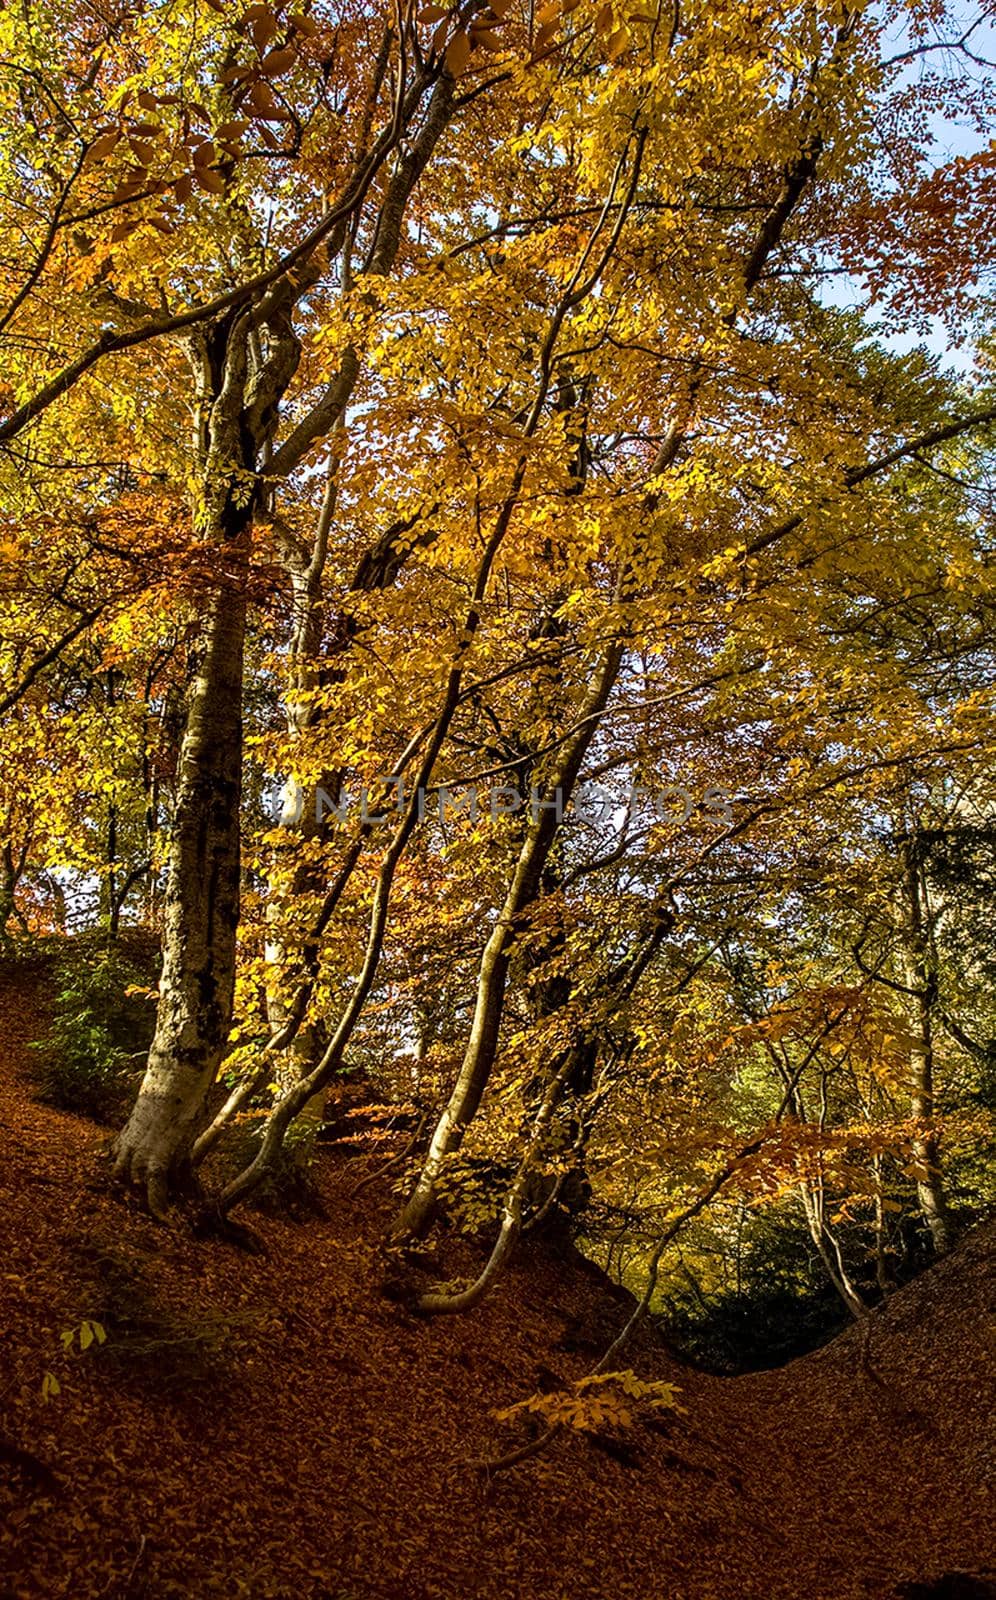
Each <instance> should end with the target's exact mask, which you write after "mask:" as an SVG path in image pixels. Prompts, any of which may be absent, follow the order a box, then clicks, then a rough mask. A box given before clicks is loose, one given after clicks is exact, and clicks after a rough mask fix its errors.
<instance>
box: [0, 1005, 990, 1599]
mask: <svg viewBox="0 0 996 1600" xmlns="http://www.w3.org/2000/svg"><path fill="white" fill-rule="evenodd" d="M0 1017H2V1019H3V1023H4V1042H3V1047H2V1053H0V1144H2V1152H0V1237H2V1240H3V1256H2V1268H0V1326H2V1327H3V1329H4V1360H3V1374H2V1377H0V1407H2V1414H0V1438H2V1440H3V1445H2V1457H0V1508H2V1510H3V1512H4V1526H3V1530H2V1533H0V1595H3V1596H5V1597H14V1596H17V1597H22V1596H24V1597H28V1596H30V1597H36V1596H62V1595H66V1596H70V1595H71V1596H73V1597H75V1600H89V1597H97V1596H103V1597H118V1600H124V1597H126V1596H127V1597H129V1600H138V1597H148V1600H153V1597H154V1600H172V1597H181V1596H182V1597H188V1596H197V1597H201V1596H204V1597H207V1596H215V1595H217V1596H224V1597H225V1600H237V1597H242V1596H245V1597H252V1600H267V1597H274V1600H277V1597H279V1600H283V1597H287V1600H290V1597H292V1596H293V1597H295V1600H303V1597H316V1600H318V1597H321V1600H476V1597H480V1600H485V1597H488V1600H490V1597H495V1600H511V1597H518V1596H523V1597H530V1600H533V1597H535V1600H582V1597H584V1600H598V1597H603V1596H604V1597H610V1596H611V1597H612V1600H629V1597H633V1600H650V1597H658V1596H660V1597H664V1600H852V1597H853V1600H858V1597H874V1600H887V1597H893V1596H894V1597H897V1600H898V1597H899V1596H908V1597H909V1600H923V1597H926V1596H928V1595H930V1594H933V1595H935V1596H936V1597H937V1600H944V1597H947V1600H973V1597H974V1600H981V1597H984V1596H986V1595H990V1596H996V1573H992V1574H990V1580H991V1581H990V1580H987V1579H986V1578H985V1577H984V1576H983V1574H984V1569H985V1568H986V1567H987V1565H991V1566H992V1567H994V1568H996V1506H994V1486H996V1436H994V1429H993V1423H992V1417H993V1411H994V1401H996V1287H994V1276H993V1265H994V1258H996V1233H994V1231H993V1230H992V1229H989V1230H986V1231H980V1232H978V1233H976V1234H975V1235H974V1236H973V1237H972V1238H971V1239H969V1240H967V1241H966V1243H965V1244H964V1245H963V1246H962V1247H961V1249H960V1250H959V1251H958V1253H957V1255H956V1256H955V1257H954V1258H953V1259H951V1260H949V1261H947V1262H945V1263H943V1264H942V1265H940V1266H938V1267H937V1268H935V1269H934V1270H933V1271H931V1272H930V1273H928V1274H926V1275H925V1276H924V1277H923V1278H922V1279H920V1280H919V1281H918V1282H916V1283H914V1284H912V1285H911V1286H910V1287H908V1288H907V1289H905V1290H904V1291H902V1292H901V1293H899V1294H897V1295H896V1296H895V1298H894V1299H893V1300H892V1301H891V1302H890V1303H889V1305H888V1306H887V1307H886V1308H884V1309H883V1310H882V1311H881V1312H879V1313H877V1314H875V1316H874V1317H873V1318H872V1326H871V1332H870V1337H869V1339H868V1340H867V1342H866V1341H864V1340H863V1338H862V1336H861V1335H860V1333H859V1332H858V1331H854V1332H850V1333H848V1334H846V1335H845V1336H843V1337H841V1338H840V1339H838V1340H836V1341H835V1342H834V1343H833V1344H832V1345H831V1346H829V1347H827V1348H826V1349H825V1350H822V1351H820V1352H818V1353H817V1354H815V1355H812V1356H809V1357H806V1358H804V1359H802V1360H800V1361H797V1362H795V1363H793V1364H792V1365H791V1366H790V1367H788V1368H786V1369H784V1370H782V1371H780V1372H774V1373H763V1374H756V1375H752V1376H750V1377H745V1378H739V1379H717V1378H711V1377H708V1376H705V1375H702V1374H697V1373H693V1372H689V1371H686V1370H684V1369H682V1368H679V1367H677V1366H676V1365H675V1364H674V1363H673V1362H672V1361H671V1360H670V1359H669V1357H668V1356H667V1354H666V1352H665V1351H664V1350H663V1349H662V1348H661V1347H660V1345H659V1344H657V1343H655V1342H654V1341H653V1339H652V1338H651V1337H650V1336H649V1335H647V1336H645V1337H644V1338H643V1339H641V1340H640V1341H639V1343H638V1345H637V1347H636V1348H635V1349H634V1350H633V1351H631V1352H630V1354H629V1355H628V1356H627V1357H626V1360H627V1361H630V1362H631V1363H632V1364H633V1365H634V1366H635V1367H636V1368H637V1369H638V1370H639V1371H640V1372H641V1374H642V1375H646V1376H654V1377H669V1378H671V1379H672V1380H673V1381H675V1382H677V1383H678V1384H680V1385H681V1387H682V1390H683V1395H682V1399H683V1401H684V1404H685V1405H686V1407H687V1414H686V1415H684V1416H681V1417H673V1418H668V1420H667V1421H666V1422H662V1423H661V1424H659V1426H658V1428H655V1430H654V1431H651V1430H650V1429H649V1428H647V1427H646V1426H645V1425H643V1424H638V1425H636V1426H635V1427H634V1428H633V1429H632V1430H631V1433H630V1434H629V1435H628V1436H627V1439H626V1441H625V1448H624V1449H623V1450H622V1451H619V1450H615V1449H613V1448H612V1447H611V1444H610V1448H608V1449H607V1448H605V1446H604V1443H603V1445H602V1446H601V1447H600V1446H599V1445H596V1444H593V1443H591V1442H589V1441H588V1440H587V1439H586V1438H583V1437H580V1436H570V1437H565V1438H562V1439H560V1440H559V1441H558V1442H556V1443H555V1445H554V1446H553V1448H552V1450H551V1451H550V1452H549V1454H547V1455H546V1456H544V1457H542V1458H540V1459H537V1460H534V1461H530V1462H528V1463H526V1464H525V1465H523V1466H521V1467H519V1468H517V1469H515V1470H514V1471H512V1472H510V1473H506V1474H503V1475H501V1476H500V1477H497V1478H495V1479H493V1480H491V1481H490V1482H489V1481H487V1480H486V1479H485V1478H484V1477H483V1476H482V1474H481V1473H480V1472H479V1471H478V1470H477V1469H476V1468H475V1466H474V1463H475V1462H476V1461H478V1460H479V1459H480V1458H482V1457H487V1456H490V1455H493V1454H494V1453H496V1451H500V1450H502V1449H505V1448H508V1447H509V1446H510V1445H511V1444H512V1443H514V1442H515V1441H516V1438H517V1437H518V1435H516V1434H515V1433H513V1432H512V1430H510V1429H509V1428H508V1427H507V1426H506V1427H502V1426H501V1425H499V1424H498V1423H497V1422H496V1421H495V1420H494V1418H493V1416H492V1415H491V1413H492V1411H493V1409H494V1408H496V1407H500V1406H503V1405H508V1404H509V1403H511V1402H513V1401H515V1400H517V1399H520V1398H522V1397H523V1396H525V1395H527V1394H529V1393H531V1392H532V1391H533V1390H535V1389H536V1387H537V1385H546V1386H549V1385H550V1384H555V1383H556V1382H558V1381H564V1382H566V1381H569V1380H571V1379H574V1378H577V1377H580V1376H581V1375H582V1374H583V1373H584V1372H585V1371H586V1370H587V1369H588V1368H589V1367H590V1366H591V1364H592V1362H593V1360H594V1359H597V1356H598V1355H599V1354H600V1353H601V1350H602V1349H603V1348H604V1345H605V1344H606V1343H607V1342H608V1340H609V1339H610V1338H611V1337H612V1335H613V1334H614V1333H615V1332H616V1331H617V1330H618V1328H619V1326H620V1325H621V1322H622V1320H623V1319H624V1317H625V1315H626V1306H625V1304H623V1303H622V1302H621V1301H620V1300H619V1298H618V1297H617V1296H616V1295H614V1294H613V1293H612V1291H611V1289H610V1288H609V1287H608V1286H606V1285H605V1284H604V1283H603V1282H602V1281H601V1280H600V1279H599V1278H598V1276H597V1275H595V1274H594V1273H592V1272H585V1271H581V1270H579V1269H578V1268H575V1267H567V1266H565V1265H564V1264H563V1263H562V1262H559V1261H557V1260H555V1259H553V1258H552V1257H549V1256H544V1255H543V1253H542V1252H540V1251H535V1250H534V1251H532V1252H529V1253H523V1254H522V1255H521V1257H520V1258H519V1260H518V1262H517V1263H516V1264H515V1265H514V1266H513V1267H512V1269H511V1270H510V1271H509V1272H508V1274H507V1276H506V1277H505V1278H504V1279H503V1280H502V1282H501V1283H500V1284H499V1286H498V1287H497V1289H496V1290H495V1292H494V1294H493V1295H492V1297H491V1298H490V1300H488V1301H486V1302H485V1303H484V1304H483V1305H482V1306H481V1307H480V1308H479V1310H478V1311H477V1312H476V1313H474V1314H473V1315H472V1316H470V1317H467V1318H456V1319H443V1320H439V1321H433V1322H424V1321H420V1320H417V1319H416V1318H414V1317H412V1316H410V1315H409V1314H408V1313H407V1312H406V1311H405V1310H404V1308H403V1307H402V1306H400V1305H397V1304H394V1303H392V1302H391V1301H389V1300H387V1299H385V1298H384V1297H383V1296H382V1294H381V1293H380V1292H379V1290H378V1287H377V1278H378V1273H377V1248H378V1240H379V1236H380V1231H381V1229H382V1226H383V1222H384V1220H385V1218H386V1215H387V1214H388V1211H387V1208H388V1207H389V1204H390V1199H389V1196H385V1195H384V1194H383V1193H382V1192H381V1191H380V1190H379V1189H378V1186H377V1185H376V1184H371V1185H368V1186H367V1187H366V1188H365V1189H364V1191H363V1193H362V1194H361V1195H358V1196H356V1197H352V1196H351V1190H352V1189H354V1188H355V1186H356V1184H357V1181H358V1178H359V1177H360V1176H362V1175H363V1173H364V1172H365V1171H366V1170H367V1168H366V1167H365V1166H364V1165H363V1164H362V1163H357V1162H356V1161H352V1162H349V1161H344V1160H341V1159H340V1160H336V1159H334V1158H331V1157H329V1158H325V1159H324V1160H323V1164H322V1186H323V1193H324V1198H325V1202H326V1206H327V1209H328V1217H327V1218H326V1219H323V1220H316V1221H314V1222H311V1223H308V1224H307V1225H295V1224H292V1223H290V1222H286V1221H280V1220H275V1219H269V1218H266V1219H263V1220H262V1221H261V1222H259V1224H258V1227H259V1231H260V1233H261V1234H262V1236H263V1238H264V1240H265V1243H266V1247H267V1252H268V1253H267V1255H265V1256H247V1255H246V1254H244V1253H242V1252H240V1251H237V1250H235V1249H233V1248H232V1246H231V1245H226V1244H224V1243H221V1242H220V1241H217V1240H205V1239H195V1238H193V1237H191V1235H190V1234H189V1232H188V1231H187V1230H186V1229H185V1228H183V1227H179V1226H178V1227H177V1228H175V1229H165V1228H163V1227H160V1226H157V1225H155V1224H154V1223H152V1222H151V1221H150V1220H149V1219H148V1218H146V1217H144V1216H143V1215H141V1214H140V1212H139V1211H138V1210H137V1209H136V1208H135V1207H134V1206H132V1205H131V1203H130V1202H127V1201H125V1200H123V1199H122V1198H120V1197H118V1196H115V1195H114V1194H112V1193H111V1192H110V1191H109V1189H108V1188H107V1184H106V1167H105V1165H104V1159H103V1155H102V1151H103V1146H104V1143H105V1135H104V1134H103V1133H102V1132H101V1130H100V1129H98V1128H96V1127H95V1126H94V1125H93V1124H91V1123H88V1122H85V1121H83V1120H81V1119H78V1118H75V1117H72V1116H68V1115H65V1114H62V1113H59V1112H57V1111H53V1110H51V1109H48V1108H45V1107H43V1106H40V1105H39V1104H37V1103H36V1102H35V1101H34V1100H33V1099H32V1097H31V1093H30V1088H29V1086H28V1085H27V1084H26V1082H25V1079H24V1049H25V1043H26V1039H27V1038H28V1037H30V1036H31V1034H32V1032H33V1031H36V1030H35V1029H34V1028H33V1026H32V997H31V995H30V994H29V993H28V992H26V985H25V982H24V980H23V978H22V979H20V980H18V985H17V986H15V987H12V984H11V980H10V978H8V979H7V980H6V982H5V984H3V985H0ZM254 1225H255V1224H254ZM85 1317H95V1318H98V1319H100V1320H101V1321H102V1322H103V1323H104V1324H105V1326H106V1328H107V1330H108V1335H109V1337H108V1340H107V1344H106V1345H105V1346H104V1347H103V1348H101V1349H97V1348H96V1347H91V1349H90V1350H88V1351H86V1352H85V1353H81V1354H76V1355H74V1356H72V1357H69V1356H66V1355H65V1353H64V1351H63V1349H62V1344H61V1342H60V1333H61V1332H62V1331H63V1330H66V1329H70V1328H76V1327H78V1325H79V1324H80V1322H81V1320H82V1319H83V1318H85ZM46 1372H51V1373H52V1374H53V1375H55V1376H56V1378H57V1380H58V1382H59V1383H60V1385H61V1392H60V1393H59V1394H57V1395H55V1396H54V1397H52V1398H50V1399H49V1400H47V1401H46V1400H43V1398H42V1394H41V1388H42V1383H43V1380H44V1376H45V1374H46ZM49 1473H51V1474H53V1475H54V1480H55V1481H53V1480H52V1479H50V1478H49V1477H48V1475H47V1474H49ZM958 1569H968V1570H970V1571H972V1572H973V1573H974V1574H976V1576H975V1577H974V1578H973V1579H971V1580H969V1579H968V1578H960V1579H955V1578H951V1577H949V1578H947V1579H946V1580H945V1582H944V1583H943V1584H937V1583H936V1580H937V1579H939V1578H940V1577H941V1576H942V1575H943V1574H951V1573H954V1572H956V1571H957V1570H958Z"/></svg>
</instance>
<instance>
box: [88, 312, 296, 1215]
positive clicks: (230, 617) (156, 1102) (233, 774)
mask: <svg viewBox="0 0 996 1600" xmlns="http://www.w3.org/2000/svg"><path fill="white" fill-rule="evenodd" d="M252 331H253V330H252V329H251V327H250V323H249V319H248V316H247V315H246V314H240V315H239V316H237V317H235V318H234V319H231V320H228V321H222V322H220V323H218V324H214V325H212V326H211V327H209V328H208V329H207V330H206V331H204V332H201V333H199V334H198V335H196V336H195V337H194V338H193V339H192V340H191V343H190V355H191V360H192V364H193V367H194V372H195V377H196V385H197V388H196V395H197V407H196V418H195V431H194V454H195V460H196V463H197V467H198V471H199V479H200V492H199V496H198V501H197V503H196V504H195V506H194V526H195V528H197V529H198V530H199V531H200V533H201V536H202V538H203V540H204V543H205V546H206V547H207V548H208V550H209V551H210V552H211V553H212V554H213V555H214V557H215V560H216V568H215V574H214V576H213V578H212V591H211V597H210V600H209V603H208V606H207V610H206V619H205V626H204V635H203V644H202V655H201V660H200V664H199V668H198V671H197V675H196V677H195V679H194V683H193V686H192V688H191V691H190V697H189V703H188V709H187V720H186V727H185V730H184V735H183V741H182V744H181V748H180V761H179V775H178V789H177V802H176V812H175V817H174V824H173V838H172V843H171V848H170V855H169V863H168V867H167V873H166V890H165V895H164V917H163V922H164V928H163V972H162V978H161V980H160V1000H159V1011H158V1016H157V1019H156V1032H155V1037H154V1039H153V1041H152V1048H151V1050H150V1052H149V1061H148V1067H147V1069H146V1073H145V1077H144V1079H143V1081H142V1086H141V1089H140V1090H139V1094H138V1099H137V1101H136V1102H135V1106H134V1109H133V1110H132V1113H131V1116H130V1118H129V1120H128V1123H127V1125H126V1126H125V1128H124V1129H123V1131H122V1133H121V1134H120V1136H119V1138H118V1140H117V1144H116V1147H115V1170H116V1172H117V1173H118V1175H119V1176H121V1177H125V1178H130V1179H131V1180H132V1181H134V1182H138V1183H141V1184H144V1185H145V1188H146V1193H147V1197H148V1201H149V1206H150V1209H151V1210H152V1211H153V1212H155V1213H156V1214H159V1213H161V1212H162V1210H163V1208H164V1206H165V1204H166V1201H167V1199H168V1196H169V1193H170V1190H171V1189H172V1188H174V1187H176V1186H178V1185H179V1183H180V1181H181V1180H182V1178H183V1176H184V1174H185V1173H186V1172H187V1171H188V1169H189V1156H190V1151H191V1146H192V1144H193V1141H194V1138H195V1137H196V1134H197V1132H198V1130H199V1127H200V1123H201V1120H202V1116H203V1111H204V1105H205V1099H206V1096H207V1092H208V1090H209V1089H210V1087H211V1085H212V1084H213V1082H214V1080H215V1078H216V1076H217V1073H218V1068H219V1066H220V1065H221V1060H222V1056H223V1054H224V1050H225V1046H226V1044H227V1040H228V1034H229V1030H230V1028H231V1022H232V1001H233V995H234V988H235V954H236V934H237V929H238V920H239V878H240V869H241V849H240V846H241V838H240V802H241V795H242V676H243V657H244V649H245V628H246V586H247V580H248V572H249V551H250V543H251V528H252V519H253V514H254V511H255V507H256V496H257V493H258V480H257V479H256V476H255V473H256V462H257V459H258V455H259V451H260V448H261V446H262V444H263V443H264V441H265V440H266V439H267V438H268V437H269V436H270V433H271V430H272V428H273V426H274V422H275V418H276V413H277V405H278V402H279V400H280V397H281V396H282V394H283V393H284V390H285V389H286V386H287V383H288V382H289V381H290V378H291V377H292V375H293V373H294V370H295V368H296V366H297V362H298V359H299V356H300V346H299V344H298V342H297V340H296V339H295V337H294V334H293V330H292V327H291V320H290V308H289V307H288V306H287V305H286V304H276V305H275V306H274V307H273V308H271V313H270V320H269V322H268V324H267V334H268V348H267V356H266V359H265V361H264V360H262V358H257V359H256V361H255V363H254V364H251V361H250V354H251V346H250V336H251V333H252ZM256 348H257V349H258V348H259V344H258V341H256Z"/></svg>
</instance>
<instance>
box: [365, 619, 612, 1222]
mask: <svg viewBox="0 0 996 1600" xmlns="http://www.w3.org/2000/svg"><path fill="white" fill-rule="evenodd" d="M622 656H623V647H622V644H621V643H613V644H611V645H609V646H608V648H607V649H606V651H605V653H604V655H603V658H602V663H601V668H600V671H599V672H598V675H597V677H596V680H595V685H594V688H593V690H592V693H591V694H590V696H589V697H588V700H587V702H586V704H585V706H584V709H583V712H582V715H581V717H580V718H579V721H578V727H577V729H576V731H575V733H574V735H573V736H572V737H571V738H570V739H569V740H567V741H566V742H565V744H564V746H563V749H562V752H561V754H560V757H559V759H558V760H557V761H556V762H555V763H554V766H553V768H552V770H551V772H550V773H549V775H548V778H547V781H546V784H545V786H544V790H543V801H544V802H545V804H543V805H542V806H541V807H538V808H537V811H536V814H535V816H534V817H533V819H532V820H531V822H530V825H529V828H528V830H527V832H526V837H525V839H524V840H523V843H522V848H521V850H520V852H519V858H518V861H517V862H516V866H515V871H514V873H513V875H512V880H511V883H510V884H509V887H508V892H507V894H506V897H505V903H504V905H503V906H502V909H501V912H500V914H499V916H498V920H497V922H496V923H495V926H494V928H493V930H492V932H491V935H490V937H489V938H488V941H487V943H486V944H485V946H484V951H483V953H482V955H481V963H480V968H479V971H478V978H477V992H476V997H475V1004H474V1016H473V1020H472V1022H471V1026H470V1034H469V1036H468V1039H467V1046H466V1050H465V1052H464V1057H463V1062H462V1063H461V1066H460V1071H459V1073H458V1074H457V1080H456V1083H455V1084H454V1086H453V1092H452V1094H451V1095H450V1098H449V1101H448V1102H447V1104H446V1106H445V1107H444V1108H443V1111H442V1114H441V1116H440V1118H439V1120H438V1122H437V1124H436V1127H435V1130H434V1132H433V1135H432V1139H431V1141H430V1144H429V1150H428V1154H427V1155H426V1158H425V1162H424V1164H423V1167H422V1171H421V1173H420V1175H419V1179H418V1182H417V1184H416V1186H415V1189H414V1191H413V1193H412V1195H411V1197H410V1199H409V1200H408V1202H407V1204H406V1205H405V1207H404V1208H403V1210H402V1212H401V1215H400V1216H399V1218H398V1220H397V1222H396V1224H395V1227H394V1230H393V1231H394V1233H395V1236H397V1237H400V1238H404V1237H406V1236H409V1235H412V1236H418V1235H419V1234H421V1233H424V1232H425V1230H426V1228H427V1227H428V1225H429V1222H430V1221H431V1218H432V1214H433V1211H434V1209H435V1204H436V1186H437V1183H438V1180H439V1176H440V1173H441V1172H442V1169H443V1165H444V1163H445V1161H446V1158H447V1156H449V1155H450V1154H451V1153H452V1152H453V1151H454V1150H456V1149H458V1148H459V1146H460V1144H461V1142H462V1140H463V1135H464V1130H465V1129H466V1127H467V1124H468V1123H469V1122H470V1121H471V1120H472V1118H473V1117H474V1116H475V1115H476V1113H477V1108H478V1106H479V1105H480V1103H481V1097H482V1096H483V1094H484V1090H485V1088H486V1086H487V1082H488V1079H489V1077H490V1075H491V1069H492V1067H493V1065H494V1062H495V1057H496V1054H497V1050H498V1037H499V1033H500V1030H501V1021H502V1015H503V1012H504V1006H505V991H506V983H507V978H508V967H509V961H510V958H511V949H512V943H513V940H514V938H515V934H516V930H517V925H518V923H519V921H520V919H521V917H522V914H523V912H524V911H525V910H526V909H527V908H528V907H529V906H530V905H532V903H533V901H534V900H535V899H536V895H537V892H538V890H539V887H540V882H541V879H542V874H543V869H544V867H545V865H546V862H547V859H548V857H549V854H550V850H551V847H552V845H553V842H554V839H555V838H556V835H557V831H558V829H559V826H560V814H561V813H562V810H563V807H564V806H566V805H567V803H568V802H569V800H570V798H571V794H572V792H573V789H574V785H575V783H576V781H577V777H578V773H579V771H580V769H581V763H582V761H583V760H584V756H585V753H586V751H587V749H588V746H589V744H590V743H591V740H592V739H593V738H594V736H595V732H596V729H597V728H598V725H599V722H600V720H601V716H602V713H603V712H604V710H605V707H606V704H607V703H608V698H609V695H610V693H611V692H612V687H613V685H614V683H615V681H616V676H617V674H618V671H619V667H620V664H621V662H622ZM555 797H559V810H558V809H557V808H556V807H555V805H554V803H553V802H554V798H555Z"/></svg>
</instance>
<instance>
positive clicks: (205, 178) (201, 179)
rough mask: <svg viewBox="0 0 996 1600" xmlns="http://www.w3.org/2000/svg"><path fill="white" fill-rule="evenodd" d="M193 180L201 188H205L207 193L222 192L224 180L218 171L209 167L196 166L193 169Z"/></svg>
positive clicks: (223, 190)
mask: <svg viewBox="0 0 996 1600" xmlns="http://www.w3.org/2000/svg"><path fill="white" fill-rule="evenodd" d="M194 182H195V183H198V184H200V186H201V188H202V189H207V191H208V193H209V194H224V192H225V180H224V178H223V177H222V175H221V173H220V172H212V171H211V168H210V167H197V168H196V169H195V171H194Z"/></svg>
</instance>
